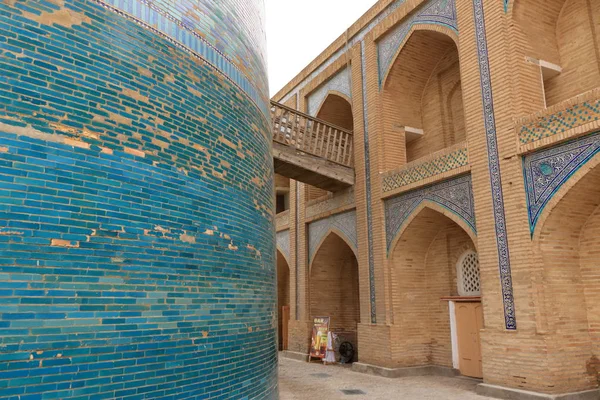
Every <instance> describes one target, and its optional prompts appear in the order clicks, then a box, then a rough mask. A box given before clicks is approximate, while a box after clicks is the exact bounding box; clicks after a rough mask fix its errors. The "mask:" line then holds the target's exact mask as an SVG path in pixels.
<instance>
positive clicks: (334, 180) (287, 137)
mask: <svg viewBox="0 0 600 400" xmlns="http://www.w3.org/2000/svg"><path fill="white" fill-rule="evenodd" d="M271 116H272V118H273V158H274V164H275V172H276V173H278V174H280V175H283V176H285V177H288V178H291V179H294V180H297V181H300V182H304V183H308V184H310V185H312V186H315V187H318V188H321V189H324V190H328V191H330V192H335V191H338V190H340V189H344V188H347V187H350V186H352V185H354V161H353V154H354V148H353V146H354V141H353V135H352V132H350V131H348V130H345V129H343V128H340V127H338V126H335V125H332V124H329V123H327V122H325V121H322V120H319V119H316V118H313V117H311V116H310V115H307V114H304V113H301V112H299V111H296V110H294V109H291V108H289V107H286V106H284V105H282V104H279V103H276V102H271Z"/></svg>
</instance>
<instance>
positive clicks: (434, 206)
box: [388, 200, 477, 258]
mask: <svg viewBox="0 0 600 400" xmlns="http://www.w3.org/2000/svg"><path fill="white" fill-rule="evenodd" d="M425 209H430V210H432V211H435V212H438V213H440V214H442V215H443V216H445V217H446V218H448V219H450V220H452V221H453V222H454V223H455V224H456V225H458V226H460V227H461V228H462V229H463V230H464V231H465V233H466V234H467V235H469V237H470V238H471V240H472V241H473V244H474V245H475V248H477V232H475V231H474V230H473V227H472V226H470V225H469V224H468V223H467V222H466V221H465V219H464V218H463V217H461V216H460V215H458V214H456V212H454V211H452V210H450V209H449V208H447V207H444V206H443V205H441V204H439V203H436V202H434V201H431V200H423V201H421V202H420V203H419V205H418V206H417V207H416V208H415V209H414V211H413V212H412V213H411V214H410V215H409V217H408V218H407V219H406V220H405V221H404V223H403V224H402V226H401V227H400V229H399V230H398V232H397V233H396V235H395V236H394V238H393V239H392V240H391V241H390V245H389V248H388V258H389V257H390V256H391V254H392V253H393V249H395V248H396V245H397V244H398V241H399V240H400V238H401V237H402V235H403V234H404V232H405V231H406V229H407V228H408V227H409V226H410V224H411V222H412V221H413V220H414V219H415V218H417V217H418V216H419V215H420V214H421V212H423V210H425Z"/></svg>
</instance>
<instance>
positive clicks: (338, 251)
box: [310, 232, 360, 360]
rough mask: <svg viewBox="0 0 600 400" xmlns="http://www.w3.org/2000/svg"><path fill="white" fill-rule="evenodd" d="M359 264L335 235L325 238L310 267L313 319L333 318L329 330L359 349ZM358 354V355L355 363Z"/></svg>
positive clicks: (350, 250)
mask: <svg viewBox="0 0 600 400" xmlns="http://www.w3.org/2000/svg"><path fill="white" fill-rule="evenodd" d="M359 307H360V302H359V292H358V262H357V260H356V256H355V254H354V252H353V251H352V249H351V248H350V246H349V245H348V244H347V243H346V242H345V241H344V240H343V239H342V238H341V237H340V236H338V235H337V234H336V233H334V232H331V233H329V235H328V236H327V237H326V238H325V240H324V241H323V243H322V244H321V246H320V247H319V250H318V251H317V253H316V254H315V256H314V258H313V261H312V263H311V267H310V315H311V319H312V318H314V317H322V316H325V317H330V318H331V322H330V330H331V331H333V332H334V333H337V334H339V336H340V339H341V340H344V341H349V342H351V343H352V345H353V346H354V348H355V350H356V349H357V344H358V341H357V326H358V323H359V321H360V308H359ZM357 357H358V353H355V360H356V359H357Z"/></svg>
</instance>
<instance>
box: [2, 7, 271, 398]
mask: <svg viewBox="0 0 600 400" xmlns="http://www.w3.org/2000/svg"><path fill="white" fill-rule="evenodd" d="M13 3H14V4H13ZM262 20H263V6H262V2H261V1H260V0H252V1H241V0H227V1H211V0H202V1H191V0H190V1H178V2H167V1H158V0H155V1H141V0H140V1H138V0H128V1H121V0H111V1H108V0H107V1H100V0H46V1H43V0H27V1H25V0H16V1H4V2H0V400H8V399H19V400H33V399H40V400H47V399H77V400H91V399H124V400H125V399H126V400H134V399H167V400H169V399H274V398H277V374H276V357H277V353H276V346H275V325H274V323H275V318H276V312H275V302H276V300H275V293H276V291H275V272H274V232H273V204H272V197H273V196H272V194H273V184H272V182H273V166H272V154H271V150H270V145H271V143H270V135H269V132H270V130H269V123H270V122H269V120H268V118H267V112H266V111H267V108H268V107H267V104H268V91H267V86H266V76H265V63H264V31H263V26H262V22H263V21H262Z"/></svg>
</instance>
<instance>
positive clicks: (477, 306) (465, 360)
mask: <svg viewBox="0 0 600 400" xmlns="http://www.w3.org/2000/svg"><path fill="white" fill-rule="evenodd" d="M481 329H483V308H482V307H481V303H475V302H474V303H456V330H457V336H458V356H459V369H460V373H461V374H462V375H465V376H471V377H474V378H483V370H482V366H481V342H480V340H479V331H480V330H481Z"/></svg>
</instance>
